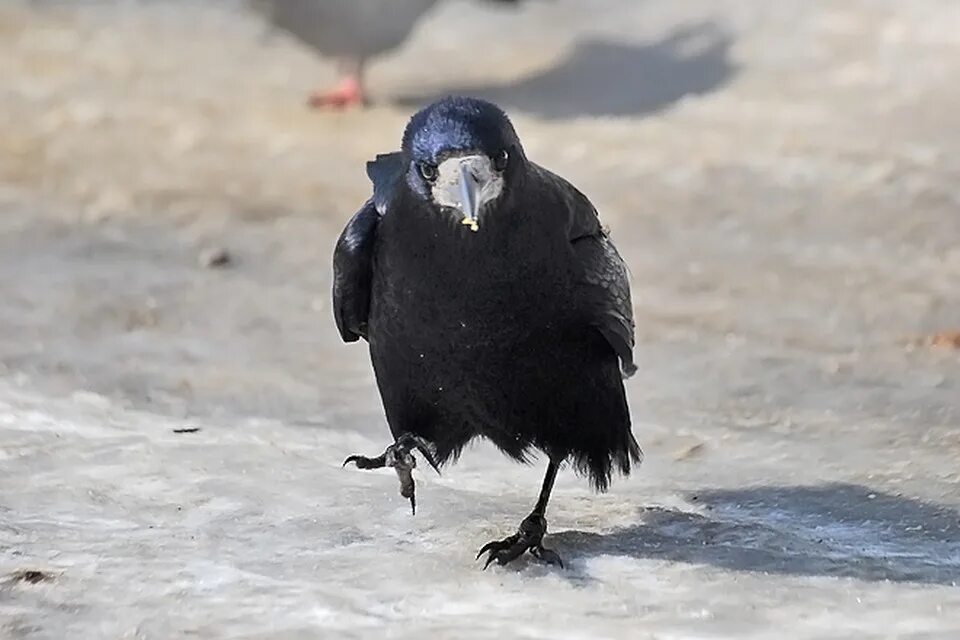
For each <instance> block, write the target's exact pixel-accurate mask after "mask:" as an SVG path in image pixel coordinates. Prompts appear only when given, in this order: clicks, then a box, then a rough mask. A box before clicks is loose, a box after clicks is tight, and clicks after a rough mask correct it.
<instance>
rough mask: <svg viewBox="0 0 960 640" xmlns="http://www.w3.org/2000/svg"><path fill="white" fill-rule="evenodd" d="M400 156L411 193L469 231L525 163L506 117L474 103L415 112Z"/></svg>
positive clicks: (447, 102) (451, 102) (443, 103)
mask: <svg viewBox="0 0 960 640" xmlns="http://www.w3.org/2000/svg"><path fill="white" fill-rule="evenodd" d="M403 152H404V154H405V156H406V157H407V158H409V159H410V166H409V167H408V172H407V182H408V184H409V185H410V187H411V188H412V189H413V191H414V192H415V193H417V194H419V195H420V196H421V197H423V198H424V199H426V200H428V201H430V202H433V203H434V204H435V205H436V206H438V207H439V208H440V209H441V210H443V211H447V212H450V213H452V214H454V215H457V216H458V217H459V218H460V220H461V222H462V223H463V224H465V225H469V226H470V228H471V229H472V230H473V231H476V230H477V229H478V228H479V224H480V220H481V217H482V215H483V212H484V209H489V208H490V206H491V205H492V204H494V203H496V202H497V201H499V200H500V199H502V198H503V197H504V196H505V194H506V193H507V192H508V191H509V190H510V187H511V184H512V183H513V182H515V180H516V177H517V176H518V175H520V171H521V168H522V166H523V164H524V162H525V156H524V154H523V148H522V147H521V146H520V140H519V138H517V133H516V132H515V131H514V129H513V125H512V124H510V120H509V119H508V118H507V115H506V114H505V113H504V112H503V111H502V110H501V109H500V108H499V107H497V106H496V105H494V104H491V103H489V102H486V101H484V100H478V99H476V98H461V97H451V98H444V99H443V100H440V101H438V102H434V103H433V104H431V105H430V106H428V107H426V108H424V109H423V110H421V111H419V112H418V113H417V114H416V115H414V116H413V118H411V119H410V123H409V124H408V125H407V128H406V131H405V132H404V134H403Z"/></svg>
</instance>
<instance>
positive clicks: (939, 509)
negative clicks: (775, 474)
mask: <svg viewBox="0 0 960 640" xmlns="http://www.w3.org/2000/svg"><path fill="white" fill-rule="evenodd" d="M689 500H690V501H691V505H697V506H695V507H694V506H691V510H690V511H682V510H676V509H667V508H659V507H656V508H649V509H646V510H645V511H643V512H642V513H641V514H640V516H639V522H638V523H636V524H634V525H631V526H627V527H624V528H620V529H617V530H614V531H611V532H609V533H603V534H598V533H588V532H583V531H562V532H558V533H556V534H553V535H551V536H550V543H551V544H552V545H553V546H554V547H555V548H556V549H557V551H558V552H560V554H561V555H562V556H563V557H565V558H568V559H569V560H570V561H572V562H571V563H570V564H571V565H572V567H571V568H572V571H571V572H569V574H568V575H569V577H570V579H572V580H575V581H576V580H588V579H589V576H588V575H586V574H585V572H584V571H585V567H584V563H583V562H582V561H583V560H585V559H588V558H591V557H597V556H603V555H610V556H627V557H633V558H642V559H657V560H668V561H671V562H685V563H690V564H700V565H710V566H714V567H720V568H723V569H729V570H735V571H756V572H764V573H774V574H784V575H793V576H832V577H845V578H856V579H859V580H866V581H871V582H879V581H891V582H909V583H919V584H939V585H956V584H960V514H958V513H957V512H956V511H954V510H952V509H948V508H946V507H943V506H940V505H935V504H932V503H927V502H922V501H919V500H915V499H911V498H904V497H900V496H895V495H891V494H887V493H882V492H879V491H874V490H871V489H868V488H866V487H861V486H857V485H851V484H829V485H822V486H786V487H783V486H780V487H755V488H747V489H740V490H724V491H713V490H705V491H701V492H696V493H694V494H691V495H690V496H689Z"/></svg>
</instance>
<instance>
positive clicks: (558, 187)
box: [334, 98, 642, 490]
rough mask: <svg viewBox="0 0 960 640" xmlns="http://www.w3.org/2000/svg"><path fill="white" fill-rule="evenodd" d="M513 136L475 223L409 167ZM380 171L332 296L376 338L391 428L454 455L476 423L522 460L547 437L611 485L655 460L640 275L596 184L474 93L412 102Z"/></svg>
mask: <svg viewBox="0 0 960 640" xmlns="http://www.w3.org/2000/svg"><path fill="white" fill-rule="evenodd" d="M501 149H508V150H509V151H510V162H509V164H508V166H507V168H506V170H505V171H504V172H503V183H504V187H503V190H502V192H501V195H500V196H499V198H498V199H497V200H496V201H495V202H493V203H492V204H490V205H488V207H487V210H484V211H483V212H482V215H481V217H480V219H481V220H482V222H481V226H480V229H479V230H478V231H476V232H473V231H471V230H470V229H469V228H467V227H464V226H463V225H460V224H458V222H457V219H456V217H455V216H453V215H451V212H450V211H448V210H444V209H443V208H441V207H440V206H438V205H437V204H436V203H435V202H434V201H433V199H432V195H431V193H432V192H431V189H430V186H429V185H428V184H426V183H425V182H424V181H423V180H421V179H420V178H419V175H418V174H417V172H416V171H412V170H411V167H412V166H413V165H414V164H415V163H417V162H423V161H430V162H436V161H438V160H439V159H442V158H445V157H449V156H450V155H456V154H458V153H467V152H469V153H474V154H475V153H481V154H487V155H490V156H491V157H492V156H493V155H494V154H495V153H496V152H497V151H498V150H501ZM368 171H369V174H370V177H371V179H372V180H373V182H374V194H375V195H374V198H373V199H372V200H371V201H370V202H368V203H367V205H365V206H364V208H363V209H361V210H360V212H359V213H358V214H357V215H355V216H354V218H353V219H352V220H351V221H350V223H349V224H348V225H347V228H346V229H345V230H344V234H343V235H342V236H341V240H340V242H339V243H338V246H337V251H336V253H335V256H334V266H335V269H334V270H335V284H334V307H335V310H336V313H337V318H338V320H337V323H338V327H339V328H340V332H341V335H342V336H343V337H344V339H345V340H350V339H353V340H356V337H357V336H363V337H366V338H367V339H368V341H369V343H370V354H371V358H372V361H373V366H374V370H375V372H376V377H377V384H378V386H379V389H380V394H381V397H382V399H383V405H384V409H385V411H386V415H387V421H388V422H389V424H390V428H391V431H392V432H393V434H394V436H395V437H398V436H399V435H401V434H403V433H413V434H415V435H418V436H420V437H422V438H424V439H425V440H427V441H429V442H430V443H431V444H432V445H433V447H434V449H435V452H436V457H437V459H438V461H439V462H440V463H441V464H442V463H444V462H447V461H449V460H453V459H456V458H457V457H458V456H459V455H460V453H461V452H462V450H463V448H464V446H465V445H466V444H467V443H468V442H469V441H470V440H471V439H473V438H475V437H478V436H482V437H485V438H488V439H489V440H491V441H492V442H493V443H494V444H495V445H496V446H497V447H499V448H500V449H501V450H502V451H503V452H504V453H506V454H507V455H509V456H511V457H513V458H515V459H517V460H521V461H524V460H527V459H528V458H529V455H530V454H531V452H532V451H533V450H539V451H542V452H544V453H546V454H547V455H548V456H549V457H550V458H551V459H552V460H555V461H557V462H559V461H562V460H570V461H571V463H572V465H573V467H574V468H575V469H577V470H578V471H580V472H581V473H584V474H586V475H588V476H589V477H590V479H591V480H592V482H593V485H594V486H595V487H596V488H597V489H599V490H604V489H606V488H607V487H608V485H609V482H610V478H611V474H612V472H613V471H619V472H621V473H624V474H626V473H629V472H630V468H631V465H632V464H635V463H638V462H639V461H640V460H641V458H642V454H641V452H640V448H639V446H638V445H637V442H636V440H635V439H634V437H633V434H632V432H631V424H630V414H629V408H628V406H627V400H626V393H625V390H624V387H623V380H622V374H629V373H632V372H633V371H634V370H635V369H636V365H635V364H634V362H633V355H632V352H633V344H634V328H633V327H634V325H633V312H632V307H631V302H630V288H629V282H628V280H627V271H626V267H625V265H624V263H623V260H622V259H621V257H620V255H619V254H618V253H617V251H616V249H615V248H614V246H613V243H612V242H611V240H610V238H609V237H608V236H607V235H606V234H605V232H604V231H603V229H602V227H601V225H600V221H599V219H598V217H597V213H596V210H595V209H594V207H593V206H592V205H591V204H590V201H589V200H588V199H587V198H586V196H584V195H583V194H582V193H580V192H579V191H577V190H576V189H575V188H574V187H573V186H571V185H570V184H569V183H568V182H566V181H565V180H563V179H562V178H560V177H558V176H556V175H555V174H553V173H551V172H549V171H547V170H546V169H543V168H541V167H539V166H538V165H536V164H534V163H533V162H530V161H529V160H527V158H526V156H525V154H524V152H523V148H522V146H521V144H520V140H519V138H518V137H517V135H516V132H515V131H514V129H513V126H512V125H511V124H510V121H509V120H508V119H507V117H506V116H505V115H504V114H503V112H502V111H501V110H500V109H499V108H498V107H496V106H495V105H492V104H490V103H487V102H483V101H480V100H472V99H466V98H448V99H445V100H442V101H440V102H439V103H435V104H434V105H431V106H430V107H428V108H426V109H424V110H423V111H421V112H420V113H418V114H417V115H415V116H414V117H413V119H412V120H411V122H410V124H409V125H408V127H407V130H406V132H405V134H404V139H403V145H402V151H401V152H400V153H397V154H388V155H386V156H379V157H378V158H377V160H376V161H375V162H374V163H371V165H369V167H368ZM377 211H379V212H380V214H382V215H378V213H377ZM364 297H366V302H364V301H361V300H360V299H361V298H364Z"/></svg>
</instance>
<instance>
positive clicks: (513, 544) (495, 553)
mask: <svg viewBox="0 0 960 640" xmlns="http://www.w3.org/2000/svg"><path fill="white" fill-rule="evenodd" d="M546 532H547V521H546V519H545V518H544V517H543V516H538V515H534V514H530V515H529V516H527V517H526V518H525V519H524V520H523V522H521V523H520V529H519V530H518V531H517V532H516V533H515V534H513V535H512V536H507V537H506V538H504V539H503V540H493V541H491V542H488V543H487V544H485V545H483V546H482V547H481V548H480V551H479V552H478V553H477V560H479V559H480V557H481V556H483V554H485V553H487V552H489V553H490V555H488V556H487V561H486V562H485V563H484V564H483V569H484V571H486V569H487V567H489V566H490V565H491V564H493V563H494V562H496V563H497V564H499V565H500V566H503V565H505V564H508V563H510V562H513V561H514V560H516V559H517V558H519V557H520V556H522V555H523V552H524V551H529V552H530V555H532V556H533V557H534V558H536V559H537V560H540V561H541V562H545V563H546V564H550V565H559V566H560V568H561V569H562V568H563V560H561V559H560V556H559V555H558V554H557V552H556V551H553V550H552V549H547V548H546V547H544V546H543V544H541V542H542V540H543V536H544V535H545V534H546Z"/></svg>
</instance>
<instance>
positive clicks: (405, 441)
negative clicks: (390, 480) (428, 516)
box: [343, 433, 440, 515]
mask: <svg viewBox="0 0 960 640" xmlns="http://www.w3.org/2000/svg"><path fill="white" fill-rule="evenodd" d="M411 448H413V449H416V450H417V451H419V452H420V455H422V456H423V457H424V459H425V460H426V461H427V462H428V463H429V464H430V466H431V467H433V469H434V471H436V472H437V473H438V474H439V473H440V468H439V465H438V464H437V460H436V458H435V457H434V455H433V452H431V451H430V445H429V443H428V442H427V441H426V440H424V439H423V438H421V437H420V436H416V435H413V434H412V433H405V434H403V435H401V436H400V437H399V438H397V441H396V442H394V443H393V444H392V445H390V446H389V447H387V448H386V450H384V452H383V453H382V454H380V455H379V456H377V457H376V458H368V457H366V456H359V455H352V456H349V457H348V458H347V459H346V460H344V461H343V466H344V467H345V466H347V465H348V464H349V463H351V462H353V463H354V464H356V465H357V468H358V469H382V468H383V467H392V468H393V469H394V471H396V472H397V478H398V479H399V480H400V495H401V496H403V497H404V498H407V499H409V500H410V511H411V513H413V514H414V515H416V513H417V496H416V483H415V482H414V481H413V470H414V469H415V468H416V467H417V459H416V458H414V457H413V455H412V454H411V453H410V449H411Z"/></svg>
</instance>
